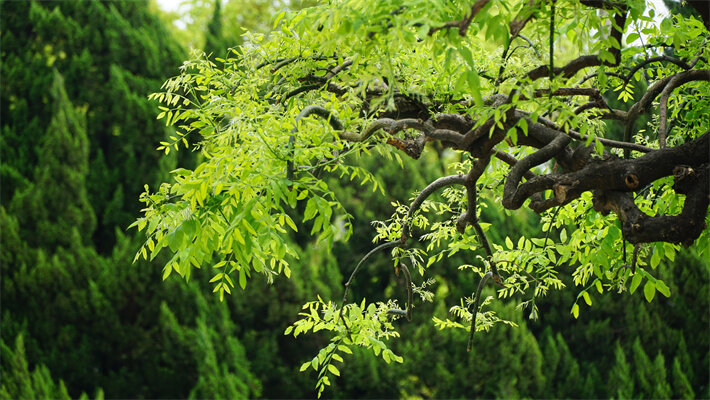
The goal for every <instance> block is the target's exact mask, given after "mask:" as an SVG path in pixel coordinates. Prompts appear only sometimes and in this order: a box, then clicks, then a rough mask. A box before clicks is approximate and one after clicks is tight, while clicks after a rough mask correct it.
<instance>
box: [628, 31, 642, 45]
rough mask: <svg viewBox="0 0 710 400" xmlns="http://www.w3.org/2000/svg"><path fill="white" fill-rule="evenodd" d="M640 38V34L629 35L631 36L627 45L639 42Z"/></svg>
mask: <svg viewBox="0 0 710 400" xmlns="http://www.w3.org/2000/svg"><path fill="white" fill-rule="evenodd" d="M639 37H640V36H639V34H638V33H631V34H629V36H627V37H626V44H631V43H633V42H635V41H636V40H638V38H639Z"/></svg>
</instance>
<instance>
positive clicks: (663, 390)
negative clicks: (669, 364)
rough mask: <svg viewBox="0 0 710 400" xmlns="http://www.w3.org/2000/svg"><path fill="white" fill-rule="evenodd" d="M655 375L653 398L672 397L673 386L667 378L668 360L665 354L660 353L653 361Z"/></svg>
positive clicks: (653, 378)
mask: <svg viewBox="0 0 710 400" xmlns="http://www.w3.org/2000/svg"><path fill="white" fill-rule="evenodd" d="M652 371H653V375H652V378H651V379H652V381H651V382H652V385H653V391H652V392H651V396H650V397H651V398H653V399H668V398H670V397H671V385H669V384H668V380H667V378H666V375H667V374H666V359H665V357H663V354H662V353H661V352H660V351H659V352H658V354H657V355H656V358H655V359H654V360H653V369H652Z"/></svg>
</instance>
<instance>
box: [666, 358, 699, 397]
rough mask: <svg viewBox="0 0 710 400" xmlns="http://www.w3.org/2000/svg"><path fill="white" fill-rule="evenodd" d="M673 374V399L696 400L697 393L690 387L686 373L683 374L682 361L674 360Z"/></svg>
mask: <svg viewBox="0 0 710 400" xmlns="http://www.w3.org/2000/svg"><path fill="white" fill-rule="evenodd" d="M671 374H672V375H671V382H672V386H673V398H674V399H694V398H695V392H693V388H692V387H691V386H690V380H689V379H688V377H687V376H685V373H683V369H682V368H681V366H680V361H678V357H676V358H674V359H673V370H672V372H671Z"/></svg>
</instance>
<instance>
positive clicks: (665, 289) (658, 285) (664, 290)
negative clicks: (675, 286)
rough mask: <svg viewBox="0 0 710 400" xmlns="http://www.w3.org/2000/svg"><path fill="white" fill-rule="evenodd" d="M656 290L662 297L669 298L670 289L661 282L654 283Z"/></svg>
mask: <svg viewBox="0 0 710 400" xmlns="http://www.w3.org/2000/svg"><path fill="white" fill-rule="evenodd" d="M656 290H658V291H659V292H660V293H661V294H662V295H664V296H666V297H671V289H670V288H669V287H668V286H666V284H665V282H663V281H660V280H657V281H656Z"/></svg>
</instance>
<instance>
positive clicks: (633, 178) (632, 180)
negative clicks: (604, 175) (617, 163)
mask: <svg viewBox="0 0 710 400" xmlns="http://www.w3.org/2000/svg"><path fill="white" fill-rule="evenodd" d="M624 183H625V184H626V187H627V188H629V189H636V188H637V187H639V183H640V181H639V177H638V176H637V175H636V174H627V175H626V178H624Z"/></svg>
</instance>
